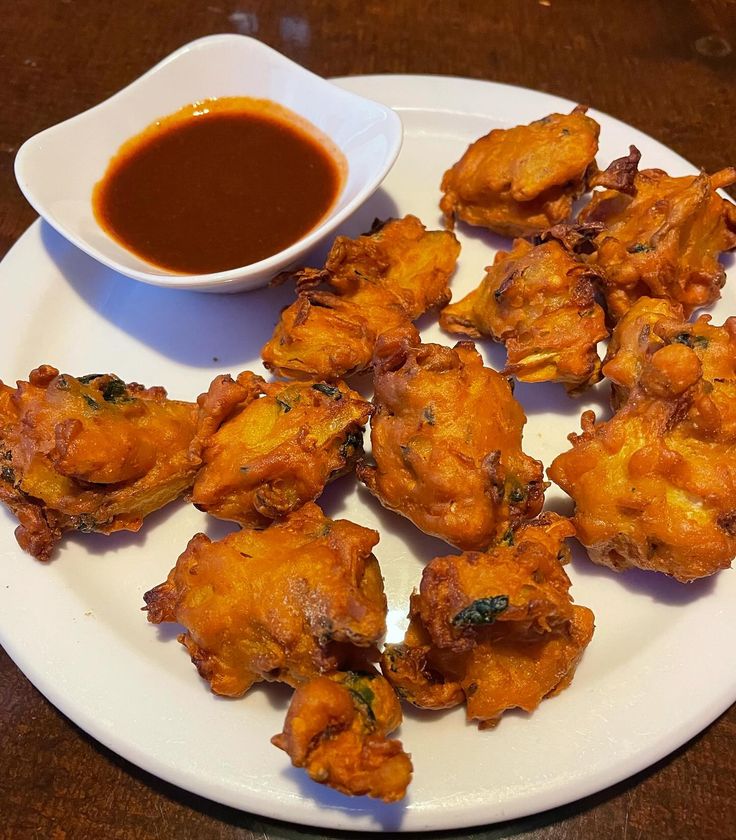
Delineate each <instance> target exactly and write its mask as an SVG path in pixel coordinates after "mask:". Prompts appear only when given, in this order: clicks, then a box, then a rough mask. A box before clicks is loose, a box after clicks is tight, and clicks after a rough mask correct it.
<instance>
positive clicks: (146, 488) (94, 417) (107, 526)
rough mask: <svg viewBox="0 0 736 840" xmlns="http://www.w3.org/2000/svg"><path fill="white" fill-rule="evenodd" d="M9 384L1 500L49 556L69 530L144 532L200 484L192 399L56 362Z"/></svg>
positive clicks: (1, 434)
mask: <svg viewBox="0 0 736 840" xmlns="http://www.w3.org/2000/svg"><path fill="white" fill-rule="evenodd" d="M17 386H18V387H17V388H16V389H13V388H10V387H9V386H8V385H5V384H3V383H0V455H1V457H2V471H1V472H0V501H2V502H4V503H5V504H6V505H7V506H8V507H9V508H10V510H11V511H12V512H13V513H14V514H15V516H16V517H17V518H18V521H19V522H20V525H19V526H18V528H16V531H15V536H16V539H17V540H18V543H19V545H20V546H21V548H22V549H23V550H24V551H27V552H29V553H30V554H32V555H33V556H34V557H37V558H38V559H39V560H48V559H50V557H51V554H52V552H53V550H54V547H55V546H56V544H57V543H58V541H59V540H60V539H61V536H62V534H63V533H64V532H65V531H69V530H77V531H84V532H92V531H96V532H98V533H102V534H111V533H112V532H113V531H119V530H126V531H137V530H138V529H139V528H140V527H141V524H142V522H143V519H144V517H145V516H147V515H148V514H149V513H152V512H153V511H155V510H158V509H159V508H160V507H163V506H164V505H165V504H168V503H169V502H171V501H173V500H174V499H176V498H177V497H179V496H181V495H182V494H183V493H185V492H186V491H187V490H188V489H189V487H191V485H192V482H193V481H194V475H195V471H196V469H195V467H194V466H193V465H192V464H191V462H190V460H189V455H188V449H189V444H190V443H191V440H192V437H193V435H194V432H195V424H196V416H197V409H196V406H195V405H194V404H193V403H188V402H179V401H177V400H169V399H167V398H166V391H165V390H164V389H163V388H160V387H154V388H144V387H143V386H142V385H138V384H136V383H130V384H126V383H125V382H123V381H122V380H121V379H119V378H118V377H117V376H115V375H113V374H90V375H89V376H81V377H79V378H75V377H73V376H70V375H68V374H63V375H59V371H58V370H57V369H56V368H54V367H51V366H50V365H42V366H41V367H39V368H36V369H35V370H33V371H31V373H30V375H29V381H28V382H18V383H17Z"/></svg>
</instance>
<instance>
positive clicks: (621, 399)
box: [603, 297, 736, 409]
mask: <svg viewBox="0 0 736 840" xmlns="http://www.w3.org/2000/svg"><path fill="white" fill-rule="evenodd" d="M710 320H711V319H710V315H701V316H700V318H698V319H697V320H696V321H695V322H694V323H692V324H691V323H689V322H687V321H686V320H685V318H684V313H683V309H682V306H680V304H678V303H675V302H674V301H667V300H663V299H661V298H649V297H642V298H639V300H637V301H636V303H634V304H633V305H632V307H631V309H629V311H628V312H627V313H626V314H625V315H624V316H623V318H622V319H621V320H620V321H619V322H618V324H617V325H616V329H615V330H614V331H613V335H612V336H611V341H610V343H609V345H608V353H607V354H606V358H605V360H604V363H603V372H604V374H605V375H606V376H607V377H608V378H609V379H610V380H611V383H612V401H613V406H614V408H615V409H618V408H620V407H621V406H622V405H623V404H624V403H625V402H626V400H627V399H628V396H629V393H630V391H631V389H632V388H633V387H634V386H635V385H636V383H637V382H638V380H639V378H640V376H641V372H642V369H643V367H644V365H645V364H646V362H647V359H649V358H650V357H651V355H652V354H653V353H654V352H655V351H656V350H658V349H659V348H660V347H664V346H665V345H667V344H673V343H679V344H684V345H686V346H687V347H690V348H691V349H692V350H693V351H694V353H695V354H696V356H697V357H698V359H699V360H700V364H701V366H702V369H703V379H704V381H706V382H710V383H713V382H723V381H724V380H731V379H735V378H736V370H734V366H735V365H736V318H734V317H731V318H728V319H727V320H726V322H725V323H724V324H723V326H722V327H717V326H715V325H714V324H711V323H710Z"/></svg>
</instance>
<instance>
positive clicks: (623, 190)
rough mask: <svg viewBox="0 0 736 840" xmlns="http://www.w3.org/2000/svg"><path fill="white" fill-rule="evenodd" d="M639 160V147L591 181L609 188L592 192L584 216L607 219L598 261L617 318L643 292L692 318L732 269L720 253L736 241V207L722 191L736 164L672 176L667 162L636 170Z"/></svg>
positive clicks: (733, 179)
mask: <svg viewBox="0 0 736 840" xmlns="http://www.w3.org/2000/svg"><path fill="white" fill-rule="evenodd" d="M638 160H639V152H638V150H637V149H636V148H635V147H634V146H632V147H631V152H630V154H629V156H628V157H627V158H622V159H620V160H619V161H614V162H613V164H612V165H611V167H609V170H607V171H606V172H605V173H600V174H599V175H598V176H597V177H596V178H594V179H592V180H591V184H592V185H601V186H608V187H610V188H609V189H606V190H604V191H602V192H595V193H593V197H592V199H591V201H590V203H589V204H588V206H587V207H585V208H583V210H582V211H581V213H580V216H579V219H580V220H581V221H583V222H599V223H602V224H603V230H602V231H601V233H599V234H598V236H597V238H596V242H597V250H596V252H595V254H594V255H593V256H592V257H591V260H592V261H593V262H594V263H595V264H596V265H597V266H599V267H600V268H601V269H603V283H602V287H603V292H604V294H605V297H606V303H607V307H608V311H609V314H610V315H611V317H612V318H613V319H614V320H618V319H619V318H621V316H622V315H624V313H625V312H626V311H627V310H628V309H629V308H630V307H631V305H632V304H633V303H634V301H636V300H637V299H638V298H639V297H642V296H643V295H646V296H648V297H656V298H664V299H667V300H673V301H676V302H677V303H680V304H681V305H682V307H683V309H684V312H685V315H686V316H688V317H689V316H690V314H691V313H692V312H693V310H695V309H697V308H699V307H701V306H707V305H708V304H710V303H713V301H715V300H717V299H718V298H719V296H720V289H721V287H722V286H723V284H724V282H725V279H726V275H725V272H724V270H723V266H722V265H721V264H720V263H719V262H718V254H719V253H720V252H721V251H730V250H732V249H733V248H736V206H734V205H733V204H732V203H731V202H729V201H726V200H725V199H723V198H721V197H720V196H719V195H718V194H717V193H716V190H717V189H718V188H720V187H727V186H730V185H731V184H733V183H736V168H734V167H729V168H727V169H722V170H721V171H720V172H716V173H715V174H714V175H706V174H705V173H704V172H701V173H700V175H687V176H684V177H681V178H673V177H671V176H670V175H668V174H667V173H666V172H663V171H662V170H661V169H644V170H642V171H640V172H637V171H636V164H637V163H638ZM624 163H625V164H626V165H624ZM624 170H625V173H626V174H625V177H622V171H624ZM609 171H613V172H614V174H613V175H612V176H611V177H609V175H608V174H607V173H608V172H609Z"/></svg>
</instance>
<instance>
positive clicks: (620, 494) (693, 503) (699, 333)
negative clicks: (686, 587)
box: [548, 310, 736, 581]
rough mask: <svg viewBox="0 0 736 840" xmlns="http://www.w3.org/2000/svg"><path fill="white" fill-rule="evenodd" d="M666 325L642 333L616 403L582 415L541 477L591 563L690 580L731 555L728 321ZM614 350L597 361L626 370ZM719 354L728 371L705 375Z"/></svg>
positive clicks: (733, 487) (735, 455)
mask: <svg viewBox="0 0 736 840" xmlns="http://www.w3.org/2000/svg"><path fill="white" fill-rule="evenodd" d="M631 312H633V310H631ZM625 326H626V327H627V328H628V326H629V325H628V324H627V325H625ZM674 326H675V331H669V330H670V326H668V322H667V321H664V322H662V328H661V329H660V326H659V325H657V326H655V328H654V329H653V330H651V332H650V335H652V336H653V339H654V340H653V341H652V342H651V344H650V345H649V346H647V347H646V349H645V351H644V353H643V354H642V358H641V360H639V359H637V360H636V365H635V369H636V368H637V366H638V372H637V373H636V376H637V379H636V382H635V384H634V385H633V387H631V390H630V391H628V392H626V395H625V401H624V402H623V404H622V407H621V409H620V410H619V411H618V412H617V413H616V414H615V415H614V416H613V418H612V419H611V420H609V421H608V422H605V423H598V424H596V422H595V415H594V414H593V412H592V411H586V412H585V413H584V414H583V416H582V428H583V432H582V434H580V435H575V434H573V435H570V442H571V443H572V449H571V450H570V451H568V452H564V453H562V454H561V455H559V456H558V457H557V458H555V460H554V461H553V463H552V465H551V466H550V468H549V470H548V475H549V477H550V478H551V479H552V481H554V482H555V483H556V484H558V485H559V486H560V487H561V488H562V489H563V490H564V491H565V492H566V493H567V494H568V495H570V496H572V498H573V499H574V501H575V516H574V522H575V527H576V530H577V535H578V539H579V540H580V542H582V543H583V545H584V546H585V547H586V548H587V550H588V554H589V555H590V558H591V560H593V562H595V563H599V564H601V565H604V566H609V567H610V568H612V569H615V570H617V571H619V570H622V569H627V568H631V567H638V568H640V569H649V570H652V571H659V572H663V573H664V574H667V575H670V576H672V577H674V578H675V579H677V580H679V581H690V580H694V579H695V578H699V577H704V576H706V575H711V574H713V573H714V572H717V571H718V570H719V569H724V568H727V567H728V566H730V564H731V560H732V558H733V557H734V555H735V554H736V377H734V375H733V369H734V361H736V357H734V346H735V345H734V333H736V321H734V319H729V322H728V326H727V327H725V328H717V327H712V326H710V325H709V324H708V321H707V318H706V317H704V318H701V319H700V320H699V321H698V322H696V324H693V325H686V326H685V325H683V324H682V323H679V322H675V324H674ZM714 331H716V332H718V337H717V338H715V342H714V343H715V344H716V345H718V346H717V349H716V350H715V351H714V356H713V357H712V359H710V358H708V356H707V354H708V346H709V343H710V341H711V340H712V339H711V338H710V336H714V337H715V334H714ZM703 339H704V340H705V341H707V342H708V345H706V344H703ZM645 340H646V337H645ZM691 343H692V346H690V344H691ZM622 352H623V351H622V350H621V349H619V351H618V353H619V355H618V356H617V357H616V358H614V359H613V360H612V361H611V362H609V363H608V364H609V365H613V364H614V363H615V364H616V365H617V367H618V368H619V369H620V370H622V371H624V372H626V371H629V370H630V365H629V364H628V363H627V362H626V359H625V357H624V356H622V355H621V353H622ZM726 355H730V361H729V364H728V367H730V371H731V373H730V376H729V378H720V377H719V378H716V379H713V380H708V379H707V378H705V376H704V375H703V372H704V369H705V368H706V367H707V368H709V369H711V370H718V371H719V372H726V371H725V365H724V361H723V359H724V357H725V356H726ZM701 357H702V359H703V360H702V361H701ZM719 357H720V358H719ZM622 381H626V384H627V385H628V384H629V380H628V379H625V377H622ZM621 401H622V397H621V396H619V402H621Z"/></svg>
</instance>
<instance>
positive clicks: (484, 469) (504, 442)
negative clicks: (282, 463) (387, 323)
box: [357, 333, 546, 550]
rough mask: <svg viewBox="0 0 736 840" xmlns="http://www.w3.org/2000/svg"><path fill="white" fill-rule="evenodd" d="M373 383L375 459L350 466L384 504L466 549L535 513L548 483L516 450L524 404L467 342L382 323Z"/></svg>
mask: <svg viewBox="0 0 736 840" xmlns="http://www.w3.org/2000/svg"><path fill="white" fill-rule="evenodd" d="M374 386H375V397H374V402H375V405H376V412H375V414H374V415H373V418H372V420H371V441H372V444H373V458H374V459H375V462H376V466H369V465H367V464H366V463H364V462H361V463H359V465H358V468H357V473H358V477H359V478H360V480H361V481H363V482H364V483H365V484H366V486H367V487H368V489H369V490H370V491H371V492H372V493H373V494H374V495H375V496H376V497H377V498H378V499H379V500H380V502H381V504H382V505H384V507H387V508H389V509H390V510H394V511H396V512H397V513H400V514H402V515H403V516H406V517H407V518H408V519H410V520H411V521H412V522H413V523H414V524H415V525H416V526H417V527H418V528H421V530H422V531H425V532H426V533H428V534H433V535H435V536H437V537H440V538H441V539H443V540H446V541H447V542H449V543H450V544H451V545H456V546H458V547H459V548H463V549H468V550H471V549H483V548H486V547H487V546H488V545H490V544H491V543H492V542H493V541H494V540H495V539H496V538H498V537H499V536H500V535H501V534H503V533H504V532H505V531H506V530H507V529H508V528H509V525H510V524H511V523H512V522H515V521H517V520H519V519H526V518H530V517H533V516H535V515H536V514H537V513H539V511H540V509H541V507H542V504H543V501H544V489H545V486H546V485H545V483H544V481H543V476H542V465H541V463H540V462H539V461H536V460H535V459H533V458H530V457H529V456H528V455H525V454H524V453H523V452H522V450H521V433H522V428H523V426H524V423H525V422H526V417H525V416H524V411H523V409H522V407H521V406H520V405H519V403H518V402H517V401H516V400H515V399H514V397H513V394H512V391H511V386H510V385H509V382H508V381H507V380H506V379H505V378H504V377H503V376H501V374H499V373H496V371H494V370H491V369H490V368H486V367H484V366H483V360H482V359H481V357H480V355H479V353H478V352H477V351H476V349H475V347H474V345H473V344H472V342H461V343H459V344H457V345H456V346H455V348H454V349H450V348H449V347H443V346H441V345H439V344H420V342H419V340H418V339H411V338H410V337H407V336H405V335H403V334H402V333H386V334H384V335H383V336H381V338H380V339H379V341H378V343H377V345H376V353H375V356H374Z"/></svg>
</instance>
